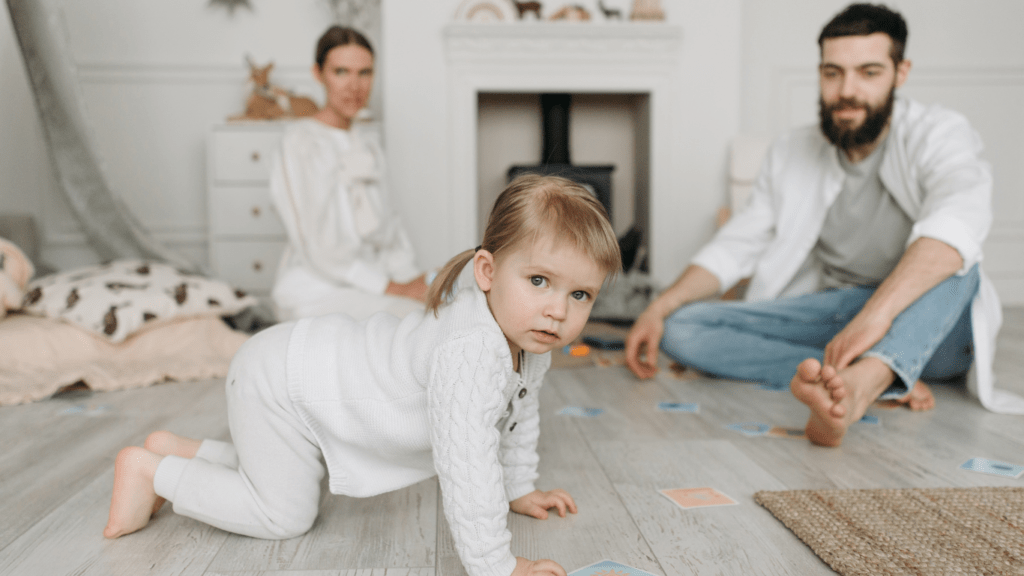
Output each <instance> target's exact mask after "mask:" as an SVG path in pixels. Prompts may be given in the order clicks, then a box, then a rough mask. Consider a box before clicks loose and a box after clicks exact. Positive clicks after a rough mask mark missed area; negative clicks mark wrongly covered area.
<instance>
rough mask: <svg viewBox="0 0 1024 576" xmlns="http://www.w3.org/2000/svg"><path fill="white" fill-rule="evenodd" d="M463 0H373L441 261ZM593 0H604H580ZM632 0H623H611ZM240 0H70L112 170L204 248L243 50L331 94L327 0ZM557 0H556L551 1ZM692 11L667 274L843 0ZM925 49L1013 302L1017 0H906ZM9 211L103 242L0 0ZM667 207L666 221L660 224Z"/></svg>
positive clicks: (619, 0) (1019, 142) (408, 200)
mask: <svg viewBox="0 0 1024 576" xmlns="http://www.w3.org/2000/svg"><path fill="white" fill-rule="evenodd" d="M459 2H460V0H431V1H430V2H424V1H417V0H382V7H381V10H382V20H383V22H384V30H383V36H382V38H381V40H380V42H378V47H379V49H380V50H379V52H381V53H382V58H383V60H384V61H386V63H387V66H386V67H384V69H383V70H382V73H381V74H380V75H379V76H378V86H381V87H384V89H383V94H382V103H381V110H382V112H383V113H384V117H385V118H386V126H385V129H386V143H387V146H388V149H389V159H390V163H391V174H390V177H391V182H392V188H393V190H394V195H395V197H396V199H397V201H398V203H399V207H400V211H401V212H402V214H403V215H404V217H405V219H406V221H407V223H408V225H409V228H410V232H411V234H412V236H413V239H414V241H415V242H416V243H417V248H418V250H419V252H420V254H421V259H422V261H423V263H424V264H426V265H438V264H440V263H442V262H443V261H444V260H446V259H447V258H448V257H449V256H450V255H451V254H452V253H454V252H455V251H458V250H460V249H463V248H466V247H467V246H461V245H459V246H456V245H455V244H457V243H458V242H455V241H453V240H452V238H451V236H450V234H449V231H450V230H452V229H454V228H455V227H457V226H459V225H460V224H459V223H457V222H450V221H449V218H448V216H449V213H450V210H449V208H450V207H449V206H446V205H445V204H444V202H441V201H439V200H438V199H439V198H443V197H444V193H445V190H446V189H447V187H448V186H449V184H450V177H451V176H450V172H449V170H448V165H447V159H446V156H445V152H446V149H445V146H446V143H447V142H448V138H449V135H448V133H447V131H448V125H449V124H448V121H447V118H446V114H447V112H446V110H447V103H448V95H447V94H446V93H445V91H446V75H447V73H448V72H447V70H448V66H447V63H446V62H445V56H444V50H443V30H444V27H445V25H447V24H448V23H450V22H451V20H452V17H453V15H454V13H455V10H456V8H457V6H458V4H459ZM583 3H585V4H587V5H588V6H591V7H593V5H594V4H595V3H596V2H591V1H589V0H588V1H586V2H583ZM608 3H609V4H614V5H616V6H619V7H621V8H628V6H629V5H630V4H631V2H630V0H609V2H608ZM252 4H253V6H254V9H253V10H252V11H249V10H247V9H244V8H242V9H238V10H236V11H235V13H234V16H231V17H229V16H228V14H227V12H226V11H225V10H224V9H218V8H213V7H210V6H209V5H208V0H178V1H177V2H171V3H168V2H164V3H160V2H138V1H136V0H63V2H62V3H61V6H62V12H63V15H64V20H65V27H66V30H67V34H68V39H69V43H70V46H71V47H72V49H73V50H74V54H73V58H74V61H75V62H76V63H77V65H78V69H79V80H80V85H81V88H82V93H83V94H84V96H85V101H86V107H87V110H88V113H89V115H90V120H91V122H92V124H93V126H94V128H95V131H96V141H97V142H98V144H99V147H100V153H101V156H102V157H103V159H104V160H105V168H106V170H107V175H108V177H109V179H110V182H111V184H112V186H113V187H114V189H115V190H116V191H117V192H118V193H119V194H121V195H122V197H123V198H124V199H125V202H126V203H127V204H128V205H129V207H130V208H131V209H132V210H133V211H134V212H135V214H136V216H137V217H138V218H139V219H140V220H141V221H142V222H143V224H144V225H146V226H147V227H149V228H150V229H152V230H153V231H154V232H155V234H156V236H157V238H158V239H160V240H162V241H164V242H167V243H169V244H172V245H174V246H175V247H177V248H179V249H181V250H183V251H184V252H186V253H187V254H189V255H190V256H192V257H193V258H195V259H197V260H200V261H203V260H205V259H206V243H205V234H206V217H205V213H204V206H205V188H204V186H205V179H204V171H205V165H204V153H203V151H204V146H205V144H204V138H205V134H206V132H207V131H208V128H209V126H210V125H212V124H214V123H217V122H220V121H222V120H223V119H224V118H225V117H226V116H228V115H230V114H234V113H237V112H239V111H240V110H241V109H242V106H243V103H244V99H245V96H246V87H245V81H246V78H247V73H246V72H247V71H246V69H245V67H244V65H243V63H242V57H243V55H244V54H246V53H249V54H252V56H253V57H254V58H255V59H256V60H257V61H259V62H265V61H269V60H274V61H275V62H276V63H277V66H276V68H275V72H274V75H273V79H274V80H275V81H276V82H277V83H280V84H283V85H286V86H290V87H293V88H296V89H298V90H299V91H301V92H304V93H306V94H309V95H312V96H314V97H316V98H317V99H320V98H321V94H320V90H319V87H318V86H316V85H315V84H314V83H313V81H312V80H311V79H310V77H309V73H308V69H309V63H310V59H311V52H312V44H313V42H314V40H315V38H316V36H317V35H318V34H319V33H320V32H321V31H322V30H323V29H324V27H325V26H326V25H327V24H328V21H329V19H330V11H329V3H328V2H326V1H325V0H292V1H289V2H272V1H253V2H252ZM547 4H551V2H545V5H547ZM662 5H663V6H664V9H665V12H666V14H667V16H668V20H669V23H671V24H673V25H675V26H679V27H680V29H681V30H682V42H681V43H680V44H681V45H680V51H679V55H678V62H679V66H680V67H681V70H682V72H683V74H682V76H683V80H682V81H681V82H680V85H679V86H677V87H676V88H675V93H676V94H677V97H676V99H677V110H678V111H679V113H680V114H685V115H686V116H685V119H684V121H683V122H681V127H680V128H679V129H678V131H677V132H675V133H674V134H673V136H672V138H673V145H674V149H675V152H676V155H677V157H678V159H679V160H678V164H677V165H675V166H673V167H672V171H673V172H672V174H673V176H672V178H673V182H675V183H676V186H677V188H678V190H679V193H678V196H675V197H673V198H671V199H670V200H671V201H670V202H668V203H664V204H661V208H660V209H659V208H655V210H656V211H658V213H659V214H660V213H665V212H672V213H673V214H676V213H678V215H679V216H678V222H679V226H678V228H679V229H678V238H679V241H678V242H677V243H673V244H672V245H671V246H657V247H654V251H655V254H656V255H658V256H657V258H656V259H657V260H658V271H657V277H658V278H659V279H660V280H662V281H663V282H667V281H670V280H671V279H672V278H673V277H674V276H675V275H676V274H677V273H678V271H679V270H681V268H682V266H683V265H684V263H685V261H686V259H687V258H688V257H689V256H690V255H692V253H693V252H694V251H695V250H696V249H697V247H698V246H699V245H700V243H702V242H703V241H705V240H706V239H707V238H708V237H709V236H710V235H711V233H712V231H713V216H714V212H715V209H716V208H717V207H718V206H720V205H722V204H724V202H725V192H724V182H725V158H726V151H727V145H728V138H729V135H730V134H731V133H734V132H738V131H740V130H744V131H750V132H757V133H763V134H769V135H772V134H777V133H778V132H780V131H781V130H784V129H786V128H788V127H790V126H794V125H797V124H803V123H806V122H808V121H813V120H814V115H815V98H816V84H815V65H816V63H817V56H818V55H817V46H816V44H815V39H816V37H817V34H818V32H819V31H820V28H821V26H822V25H823V24H824V23H825V22H826V21H827V20H828V19H829V18H830V17H831V16H832V15H833V14H834V13H836V12H837V11H838V10H839V9H841V8H842V6H844V5H845V2H841V1H838V0H773V1H772V2H764V1H763V0H730V1H722V2H705V1H703V0H663V1H662ZM892 5H894V6H895V7H897V8H898V9H900V10H901V11H903V13H904V14H905V15H906V17H907V19H908V21H909V24H910V40H909V47H908V52H907V54H908V56H909V57H910V58H911V59H912V60H913V61H914V65H915V67H914V70H913V71H912V73H911V79H910V81H909V82H908V85H907V86H906V88H905V90H904V91H905V92H906V93H907V94H908V95H911V96H913V97H916V98H918V99H921V100H924V101H929V102H931V101H934V102H940V103H944V104H946V105H948V106H950V107H953V108H955V109H957V110H960V111H962V112H963V113H965V114H966V115H967V116H968V117H969V118H970V119H971V121H972V122H973V123H974V125H975V127H976V128H977V129H978V131H979V132H980V133H981V135H982V137H983V139H984V140H985V142H986V145H987V155H988V159H989V160H990V161H991V162H992V164H993V166H994V172H995V176H996V198H995V204H996V224H995V226H994V228H993V232H992V235H991V238H990V240H989V242H988V244H987V246H986V248H987V259H986V263H985V264H986V267H987V270H988V271H989V273H990V274H991V275H992V276H993V277H994V278H995V279H996V280H997V286H998V287H999V289H1000V292H1001V295H1002V296H1003V298H1004V300H1005V301H1007V302H1013V303H1018V304H1024V259H1021V258H1019V254H1020V253H1021V251H1022V249H1024V194H1021V193H1020V191H1021V189H1022V188H1024V162H1022V160H1024V109H1022V108H1021V107H1020V105H1019V103H1020V102H1022V101H1024V37H1022V36H1021V35H1020V34H1019V33H1018V30H1017V28H1018V27H1019V23H1020V22H1022V21H1024V3H1022V2H1019V1H1017V0H987V1H984V2H975V3H965V2H960V1H957V0H898V1H894V2H892ZM0 14H2V16H0V103H2V106H0V134H2V135H3V138H0V211H4V212H10V211H21V212H30V213H33V214H35V215H36V216H37V217H38V219H39V221H40V224H41V226H42V230H43V233H44V235H45V243H44V256H45V257H46V258H47V259H48V260H49V261H50V262H51V263H53V264H55V265H57V266H59V267H65V268H66V267H70V266H72V265H75V264H79V263H82V262H84V261H88V260H90V259H91V258H93V256H92V255H91V253H90V252H89V251H88V250H87V249H84V248H82V237H81V235H80V234H79V233H78V231H77V226H76V225H75V224H74V222H73V220H72V218H71V216H70V213H69V211H68V209H67V208H66V206H64V204H63V201H62V200H61V199H60V196H59V195H58V194H57V193H56V188H55V187H56V184H55V181H54V179H53V177H52V176H51V174H50V167H49V160H48V157H47V155H46V152H45V146H44V144H43V141H42V136H41V132H40V128H39V125H38V121H37V119H36V112H35V109H34V105H33V103H32V97H31V92H30V91H29V89H28V84H27V81H26V78H25V73H24V67H23V64H22V61H21V58H20V54H19V53H18V48H17V44H16V42H15V39H14V36H13V32H12V31H11V28H10V22H9V17H8V14H7V10H6V4H5V5H4V8H3V9H0ZM662 227H664V225H662Z"/></svg>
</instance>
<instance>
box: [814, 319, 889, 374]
mask: <svg viewBox="0 0 1024 576" xmlns="http://www.w3.org/2000/svg"><path fill="white" fill-rule="evenodd" d="M891 327H892V321H891V320H889V319H887V318H885V317H882V316H880V315H874V314H866V313H864V312H863V311H862V312H861V313H860V314H857V315H856V316H854V317H853V320H851V321H850V323H849V324H847V325H846V327H845V328H843V329H842V330H840V331H839V334H836V335H835V337H834V338H832V340H831V341H830V342H829V343H828V345H826V346H825V364H826V365H828V366H832V367H833V368H835V369H836V370H842V369H843V368H846V367H847V366H849V365H850V363H851V362H853V361H854V360H856V359H857V357H858V356H860V355H861V354H863V353H865V352H867V351H868V350H870V349H871V347H872V346H874V345H875V344H877V343H878V342H879V341H880V340H881V339H882V338H884V337H885V335H886V334H888V333H889V328H891Z"/></svg>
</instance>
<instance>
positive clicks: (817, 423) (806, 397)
mask: <svg viewBox="0 0 1024 576" xmlns="http://www.w3.org/2000/svg"><path fill="white" fill-rule="evenodd" d="M894 377H895V376H894V375H893V373H892V370H890V369H889V367H888V366H886V365H885V364H884V363H882V361H881V360H878V359H875V358H865V359H863V360H860V361H858V362H855V363H854V364H851V365H849V366H847V367H846V368H844V369H843V370H842V371H840V372H838V373H837V372H836V371H835V369H834V368H832V367H831V366H824V367H822V365H821V363H820V362H818V361H817V360H815V359H814V358H808V359H807V360H804V361H803V362H801V363H800V366H798V367H797V371H796V375H795V376H793V380H792V382H790V385H789V388H790V390H791V391H792V392H793V396H796V398H797V400H800V401H801V402H803V403H804V404H807V406H808V407H809V408H810V409H811V417H810V418H809V419H808V420H807V428H806V429H805V431H806V433H807V438H808V439H809V440H810V441H811V442H813V443H815V444H818V445H819V446H839V445H840V444H842V443H843V436H845V435H846V431H847V430H848V429H849V428H850V424H852V423H854V422H856V421H857V420H860V418H861V417H862V416H864V413H865V412H866V411H867V409H868V406H869V405H871V403H872V402H874V401H875V398H878V396H879V395H880V394H881V393H882V392H884V391H885V389H886V387H888V385H889V384H890V383H892V379H893V378H894Z"/></svg>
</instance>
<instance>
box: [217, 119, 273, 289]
mask: <svg viewBox="0 0 1024 576" xmlns="http://www.w3.org/2000/svg"><path fill="white" fill-rule="evenodd" d="M286 125H287V123H285V122H239V123H230V124H220V125H217V126H214V127H213V129H212V130H211V132H210V134H209V138H208V140H207V147H206V148H207V159H206V173H207V211H208V218H209V221H208V228H209V233H210V237H209V246H210V267H211V270H212V272H213V274H214V275H215V276H217V277H218V278H221V279H223V280H225V281H227V282H229V283H231V284H232V285H233V286H236V287H238V288H241V289H243V290H245V291H246V292H249V293H251V294H253V295H256V296H268V295H269V294H270V289H271V288H272V286H273V284H274V275H275V274H276V272H277V263H278V261H279V260H280V258H281V252H282V251H283V250H284V247H285V244H286V243H287V236H286V235H285V231H284V227H283V226H282V224H281V219H280V218H279V217H278V215H277V210H275V209H274V206H273V202H271V200H270V187H269V179H270V162H271V159H272V158H273V156H274V153H275V152H276V150H277V146H278V143H279V142H280V140H281V134H282V132H283V131H284V128H285V126H286Z"/></svg>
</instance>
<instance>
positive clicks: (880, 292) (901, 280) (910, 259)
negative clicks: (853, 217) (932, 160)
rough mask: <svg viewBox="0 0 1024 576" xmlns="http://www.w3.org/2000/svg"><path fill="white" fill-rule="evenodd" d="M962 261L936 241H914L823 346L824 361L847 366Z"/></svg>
mask: <svg viewBox="0 0 1024 576" xmlns="http://www.w3.org/2000/svg"><path fill="white" fill-rule="evenodd" d="M963 263H964V261H963V258H961V256H960V253H959V252H957V251H956V249H954V248H953V247H951V246H950V245H948V244H946V243H944V242H942V241H940V240H935V239H933V238H918V239H917V240H915V241H914V243H913V244H911V245H910V246H909V247H908V248H907V251H906V252H904V253H903V256H902V257H901V258H900V261H899V262H898V263H897V264H896V268H894V269H893V271H892V272H890V273H889V275H888V276H887V277H886V278H885V280H884V281H883V282H882V284H881V285H879V286H878V288H877V289H876V290H875V292H874V294H872V295H871V298H868V301H867V302H866V303H865V304H864V308H862V309H861V311H860V313H858V314H857V315H856V316H854V318H853V320H851V321H850V323H849V324H847V325H846V327H845V328H843V329H842V330H841V331H840V332H839V334H836V336H835V338H833V339H832V341H831V342H829V343H828V346H826V347H825V364H827V365H829V366H832V367H833V368H835V369H836V370H842V369H843V368H846V367H847V366H849V365H850V363H851V362H853V361H854V360H856V359H857V357H858V356H860V355H861V354H863V353H865V352H867V351H868V350H870V349H871V347H872V346H874V345H875V344H877V343H878V342H879V341H880V340H881V339H882V338H884V337H885V335H886V334H887V333H888V332H889V329H890V328H891V327H892V323H893V320H895V319H896V317H897V316H899V315H900V313H902V312H903V311H904V310H906V309H907V307H908V306H910V305H911V304H912V303H914V301H915V300H917V299H918V298H920V297H921V295H922V294H924V293H925V292H927V291H929V290H931V289H932V288H934V287H935V286H937V285H938V284H939V283H940V282H942V281H943V280H945V279H946V278H949V277H950V276H952V275H953V274H955V273H956V271H957V270H959V269H960V267H961V266H963Z"/></svg>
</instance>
